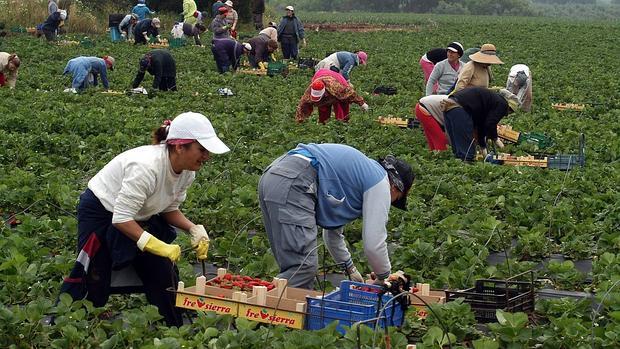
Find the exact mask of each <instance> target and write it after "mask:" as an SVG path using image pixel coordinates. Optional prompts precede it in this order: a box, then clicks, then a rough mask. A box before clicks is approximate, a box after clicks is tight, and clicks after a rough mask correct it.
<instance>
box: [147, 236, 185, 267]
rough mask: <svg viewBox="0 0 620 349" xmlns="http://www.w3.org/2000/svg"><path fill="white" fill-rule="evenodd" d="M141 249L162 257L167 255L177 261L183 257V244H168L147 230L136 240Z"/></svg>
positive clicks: (174, 261)
mask: <svg viewBox="0 0 620 349" xmlns="http://www.w3.org/2000/svg"><path fill="white" fill-rule="evenodd" d="M136 245H138V248H139V249H140V251H144V252H148V253H152V254H154V255H157V256H160V257H166V258H168V259H170V260H171V261H172V262H173V263H176V262H177V261H178V260H179V258H180V257H181V246H179V245H173V244H167V243H165V242H163V241H161V240H159V239H158V238H156V237H154V236H153V235H151V234H150V233H149V232H147V231H143V232H142V235H140V239H138V241H137V242H136Z"/></svg>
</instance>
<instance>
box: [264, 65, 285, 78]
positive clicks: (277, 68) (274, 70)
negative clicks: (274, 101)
mask: <svg viewBox="0 0 620 349" xmlns="http://www.w3.org/2000/svg"><path fill="white" fill-rule="evenodd" d="M278 74H281V75H284V76H286V75H287V74H288V66H287V65H286V64H285V63H282V62H269V64H268V65H267V75H269V76H274V75H278Z"/></svg>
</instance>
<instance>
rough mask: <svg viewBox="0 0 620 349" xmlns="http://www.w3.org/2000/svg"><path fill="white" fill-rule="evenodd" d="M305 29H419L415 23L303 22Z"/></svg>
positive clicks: (359, 30)
mask: <svg viewBox="0 0 620 349" xmlns="http://www.w3.org/2000/svg"><path fill="white" fill-rule="evenodd" d="M304 27H305V28H306V30H315V31H321V30H325V31H334V32H335V31H344V32H356V33H368V32H376V31H385V30H389V31H415V32H417V31H420V27H419V26H417V25H402V24H369V23H304Z"/></svg>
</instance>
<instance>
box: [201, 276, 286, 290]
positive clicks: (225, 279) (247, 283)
mask: <svg viewBox="0 0 620 349" xmlns="http://www.w3.org/2000/svg"><path fill="white" fill-rule="evenodd" d="M207 286H213V287H220V288H226V289H230V290H238V291H252V287H254V286H265V287H267V291H270V290H272V289H273V288H275V286H274V285H273V284H272V283H271V282H269V281H265V280H262V279H258V278H253V277H251V276H245V275H233V274H230V273H227V274H224V275H222V276H218V277H216V278H213V279H211V280H209V281H207Z"/></svg>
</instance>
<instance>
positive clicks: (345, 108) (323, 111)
mask: <svg viewBox="0 0 620 349" xmlns="http://www.w3.org/2000/svg"><path fill="white" fill-rule="evenodd" d="M332 107H334V114H336V120H340V121H345V122H346V121H349V103H346V102H334V104H332V105H323V106H320V107H319V122H320V123H322V124H324V123H326V122H327V120H329V117H330V116H331V114H332Z"/></svg>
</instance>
